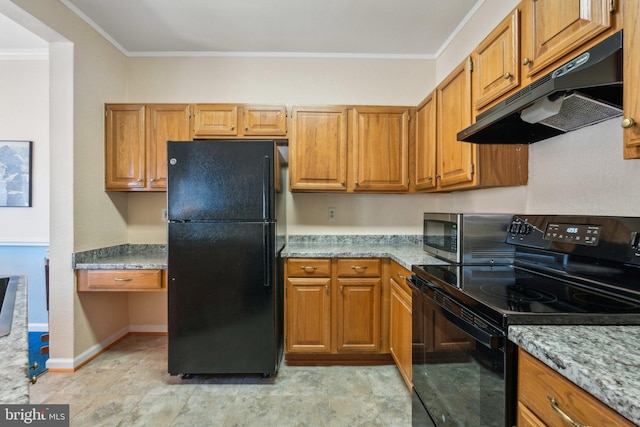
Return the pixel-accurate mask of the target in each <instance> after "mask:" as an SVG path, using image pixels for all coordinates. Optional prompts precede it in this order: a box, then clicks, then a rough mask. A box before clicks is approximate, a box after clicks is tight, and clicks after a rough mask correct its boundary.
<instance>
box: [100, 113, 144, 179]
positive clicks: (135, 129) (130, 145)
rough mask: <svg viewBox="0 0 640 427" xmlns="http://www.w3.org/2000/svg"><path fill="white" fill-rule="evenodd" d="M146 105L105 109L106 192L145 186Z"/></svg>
mask: <svg viewBox="0 0 640 427" xmlns="http://www.w3.org/2000/svg"><path fill="white" fill-rule="evenodd" d="M144 120H145V106H144V105H142V104H109V105H106V106H105V126H104V128H105V189H106V190H119V191H122V190H131V189H140V188H144V187H145V186H146V183H145V177H146V170H145V162H146V156H145V122H144Z"/></svg>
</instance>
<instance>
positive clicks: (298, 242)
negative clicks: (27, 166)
mask: <svg viewBox="0 0 640 427" xmlns="http://www.w3.org/2000/svg"><path fill="white" fill-rule="evenodd" d="M281 256H282V257H283V258H349V257H352V258H391V259H392V260H394V261H396V262H397V263H398V264H400V265H402V266H403V267H404V268H406V269H409V270H411V266H412V265H421V264H443V263H445V262H444V261H441V260H439V259H437V258H434V257H432V256H429V255H427V253H426V252H425V251H424V250H423V249H422V236H407V235H401V236H393V235H357V236H356V235H354V236H351V235H331V236H325V235H292V236H289V242H288V244H287V246H285V248H284V250H283V251H282V254H281Z"/></svg>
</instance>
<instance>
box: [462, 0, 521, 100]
mask: <svg viewBox="0 0 640 427" xmlns="http://www.w3.org/2000/svg"><path fill="white" fill-rule="evenodd" d="M519 21H520V18H519V12H518V10H515V11H514V12H513V13H512V14H511V15H510V16H509V17H507V19H505V20H504V21H502V22H501V23H500V25H499V26H498V27H497V28H496V29H495V30H493V32H492V33H491V34H490V35H489V36H488V37H487V38H486V39H485V40H484V41H483V42H482V43H481V44H480V46H478V48H477V49H476V51H475V52H474V70H473V73H474V75H475V77H474V79H475V87H476V88H477V91H478V93H477V94H476V99H475V108H476V110H478V109H480V108H482V107H483V106H485V105H487V104H488V103H490V102H492V101H493V100H495V99H497V98H498V97H499V96H501V95H503V94H505V93H507V92H508V91H510V90H511V89H514V88H517V87H518V86H519V85H520V64H519V51H520V46H519V31H520V30H519Z"/></svg>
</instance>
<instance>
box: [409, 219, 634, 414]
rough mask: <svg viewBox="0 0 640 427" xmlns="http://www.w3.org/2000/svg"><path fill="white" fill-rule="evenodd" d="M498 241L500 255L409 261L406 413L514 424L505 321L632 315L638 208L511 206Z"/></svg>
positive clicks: (597, 320)
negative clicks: (526, 210) (587, 211)
mask: <svg viewBox="0 0 640 427" xmlns="http://www.w3.org/2000/svg"><path fill="white" fill-rule="evenodd" d="M505 243H506V244H509V245H513V246H514V247H515V252H514V257H513V259H512V260H510V261H509V262H507V263H504V264H498V263H490V262H489V263H486V264H480V265H465V264H446V263H443V265H421V266H414V267H413V273H414V275H413V276H412V277H411V280H410V283H411V284H412V287H413V290H414V291H413V294H414V296H413V317H412V319H413V320H412V321H413V330H414V337H413V340H414V354H413V383H414V391H415V393H414V411H413V415H414V420H415V419H420V420H425V419H427V418H428V419H429V420H430V422H432V423H433V425H436V426H440V425H491V426H494V425H495V426H502V425H505V426H511V425H514V424H515V412H516V409H515V408H516V402H515V400H514V396H515V394H516V393H515V387H516V367H517V354H516V350H515V346H514V344H512V343H510V342H509V341H508V339H507V337H508V327H509V326H510V325H518V324H530V325H536V324H547V325H549V324H559V325H560V324H574V325H580V324H592V325H593V324H597V325H640V218H632V217H605V216H566V215H563V216H560V215H514V216H513V219H512V221H511V222H510V223H508V224H505ZM416 331H418V334H420V335H418V336H417V335H416ZM452 378H458V379H459V381H458V380H457V381H458V382H454V383H452V382H451V379H452ZM448 389H451V390H449V391H445V390H448ZM454 389H455V390H454ZM459 393H464V394H465V395H469V396H471V398H470V399H471V401H473V402H475V403H471V404H469V405H465V408H466V409H465V410H464V411H462V410H457V409H456V408H455V405H453V406H451V404H450V403H451V402H454V400H452V397H453V396H454V395H456V394H459ZM476 401H477V402H476ZM416 402H417V403H416ZM421 407H423V408H424V409H425V410H426V411H425V413H428V414H429V416H428V417H426V415H425V413H421V410H420V409H419V408H421ZM416 408H418V409H416ZM422 423H425V421H421V422H418V423H414V424H415V425H421V424H422ZM428 425H431V424H428Z"/></svg>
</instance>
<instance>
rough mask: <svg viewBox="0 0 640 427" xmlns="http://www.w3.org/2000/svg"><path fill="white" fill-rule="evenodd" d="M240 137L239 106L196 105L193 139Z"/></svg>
mask: <svg viewBox="0 0 640 427" xmlns="http://www.w3.org/2000/svg"><path fill="white" fill-rule="evenodd" d="M237 135H238V105H235V104H196V105H195V107H194V111H193V137H194V138H207V137H216V136H218V137H219V136H227V137H229V136H237Z"/></svg>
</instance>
